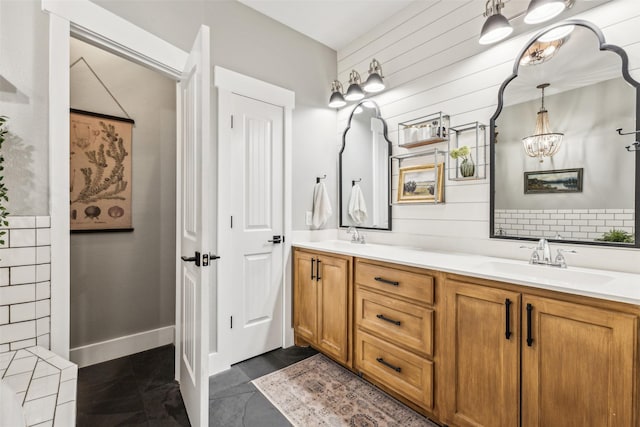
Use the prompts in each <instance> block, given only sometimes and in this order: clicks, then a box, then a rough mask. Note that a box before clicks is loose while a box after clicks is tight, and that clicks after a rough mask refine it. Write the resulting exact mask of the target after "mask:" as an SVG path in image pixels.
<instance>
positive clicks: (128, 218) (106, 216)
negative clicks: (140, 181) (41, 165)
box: [69, 109, 134, 232]
mask: <svg viewBox="0 0 640 427" xmlns="http://www.w3.org/2000/svg"><path fill="white" fill-rule="evenodd" d="M69 119H70V120H69V122H70V129H69V144H70V163H69V196H70V210H69V217H70V229H71V231H72V232H94V231H132V230H133V227H132V225H133V224H132V221H133V215H132V212H131V206H132V200H131V196H132V192H131V183H132V170H131V165H132V159H131V151H132V143H133V141H132V139H133V125H134V121H133V120H131V119H126V118H121V117H115V116H108V115H104V114H99V113H93V112H89V111H82V110H75V109H71V110H70V117H69Z"/></svg>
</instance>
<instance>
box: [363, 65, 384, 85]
mask: <svg viewBox="0 0 640 427" xmlns="http://www.w3.org/2000/svg"><path fill="white" fill-rule="evenodd" d="M382 77H383V75H382V67H380V63H379V62H378V61H377V60H376V59H375V58H373V60H372V61H371V64H369V77H368V78H367V81H366V82H365V83H364V90H365V91H366V92H369V93H377V92H380V91H383V90H384V87H385V86H384V82H383V81H382Z"/></svg>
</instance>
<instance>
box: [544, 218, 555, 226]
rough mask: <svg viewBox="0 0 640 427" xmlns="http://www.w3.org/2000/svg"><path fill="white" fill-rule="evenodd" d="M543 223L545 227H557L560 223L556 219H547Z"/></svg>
mask: <svg viewBox="0 0 640 427" xmlns="http://www.w3.org/2000/svg"><path fill="white" fill-rule="evenodd" d="M542 223H543V224H544V225H556V224H558V221H557V220H555V219H545V220H543V221H542Z"/></svg>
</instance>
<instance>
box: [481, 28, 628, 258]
mask: <svg viewBox="0 0 640 427" xmlns="http://www.w3.org/2000/svg"><path fill="white" fill-rule="evenodd" d="M565 25H576V26H580V27H584V28H587V29H589V30H591V31H592V32H593V33H594V34H595V35H596V37H597V38H598V42H599V45H600V46H599V48H600V50H601V51H609V52H614V53H616V54H618V56H620V59H621V60H622V77H623V78H624V79H625V81H626V82H627V83H629V84H630V85H631V86H633V87H635V89H636V129H634V130H638V129H640V83H638V82H637V81H636V80H634V79H633V77H631V74H630V73H629V57H628V56H627V53H626V52H625V51H624V49H622V48H621V47H619V46H616V45H612V44H608V43H607V42H606V40H605V38H604V34H603V33H602V31H601V30H600V28H598V27H597V26H596V25H595V24H592V23H591V22H589V21H584V20H580V19H569V20H566V21H560V22H557V23H555V24H553V25H550V26H548V27H545V28H543V29H542V30H540V31H538V32H537V33H536V34H535V35H534V36H533V38H531V40H529V42H528V43H527V44H526V45H525V46H524V48H523V49H522V50H520V53H519V54H518V56H517V57H516V59H515V63H514V65H513V73H512V74H511V76H509V77H508V78H507V79H506V80H505V81H504V82H503V83H502V85H501V86H500V90H499V91H498V107H497V109H496V112H495V113H494V114H493V116H492V117H491V120H490V122H489V133H490V139H489V141H490V142H489V156H490V161H491V167H490V169H489V173H490V175H489V176H490V178H489V182H490V200H489V209H490V212H489V237H490V238H493V239H507V240H533V241H535V240H538V239H536V238H531V237H518V236H500V235H496V234H495V218H494V215H495V191H496V189H495V157H496V150H495V141H496V119H497V118H498V116H499V115H500V113H501V112H502V107H503V95H504V91H505V89H506V87H507V86H508V85H509V83H511V81H512V80H513V79H515V78H516V77H518V69H519V67H520V58H521V57H522V55H524V53H525V52H526V51H527V50H528V49H529V48H530V47H531V45H533V44H534V43H535V42H536V40H538V38H539V37H540V36H541V35H543V34H544V33H546V32H548V31H550V30H552V29H554V28H557V27H561V26H565ZM639 137H640V134H639V136H638V137H637V138H639ZM621 148H622V147H621ZM635 156H636V161H635V167H636V170H635V202H634V206H635V214H634V216H635V225H634V237H635V242H634V243H633V244H629V243H619V242H610V243H609V242H597V241H581V240H568V239H547V240H549V241H551V242H559V243H566V244H579V245H597V246H605V247H623V248H640V236H638V230H639V229H640V194H638V191H639V190H640V151H635Z"/></svg>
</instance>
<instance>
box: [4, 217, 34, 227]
mask: <svg viewBox="0 0 640 427" xmlns="http://www.w3.org/2000/svg"><path fill="white" fill-rule="evenodd" d="M7 220H8V221H9V227H4V226H2V227H0V228H9V229H16V228H36V217H34V216H10V217H9V218H7Z"/></svg>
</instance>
